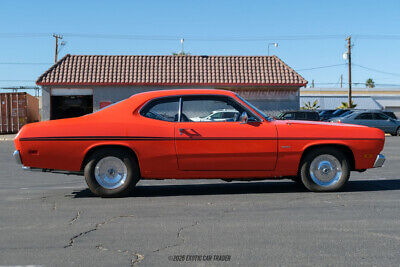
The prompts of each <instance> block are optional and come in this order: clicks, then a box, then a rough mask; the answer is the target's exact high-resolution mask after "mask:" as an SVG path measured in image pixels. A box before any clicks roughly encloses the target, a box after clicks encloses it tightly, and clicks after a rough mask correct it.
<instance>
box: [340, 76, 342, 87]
mask: <svg viewBox="0 0 400 267" xmlns="http://www.w3.org/2000/svg"><path fill="white" fill-rule="evenodd" d="M340 88H343V74H340Z"/></svg>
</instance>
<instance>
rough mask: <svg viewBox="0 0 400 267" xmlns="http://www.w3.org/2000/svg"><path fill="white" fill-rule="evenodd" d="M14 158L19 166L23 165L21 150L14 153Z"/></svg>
mask: <svg viewBox="0 0 400 267" xmlns="http://www.w3.org/2000/svg"><path fill="white" fill-rule="evenodd" d="M13 157H14V159H15V161H16V162H17V164H20V165H22V160H21V155H20V153H19V150H15V151H14V153H13Z"/></svg>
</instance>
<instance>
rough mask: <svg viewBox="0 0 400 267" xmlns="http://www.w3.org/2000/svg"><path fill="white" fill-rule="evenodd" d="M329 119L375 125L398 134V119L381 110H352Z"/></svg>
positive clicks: (399, 131) (392, 133) (399, 134)
mask: <svg viewBox="0 0 400 267" xmlns="http://www.w3.org/2000/svg"><path fill="white" fill-rule="evenodd" d="M330 121H331V122H341V123H350V124H358V125H365V126H369V127H375V128H378V129H381V130H382V131H384V132H385V133H390V134H391V135H398V136H400V121H399V120H395V119H393V118H391V117H389V116H387V115H386V114H384V113H383V112H381V111H373V110H370V111H365V110H360V111H356V110H354V111H353V112H352V113H350V114H349V115H347V116H344V117H338V118H333V119H331V120H330Z"/></svg>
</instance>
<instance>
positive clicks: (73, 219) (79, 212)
mask: <svg viewBox="0 0 400 267" xmlns="http://www.w3.org/2000/svg"><path fill="white" fill-rule="evenodd" d="M81 213H82V212H81V211H80V210H78V212H77V213H76V215H75V217H74V218H72V220H71V221H70V222H69V224H70V225H71V224H73V223H74V222H75V221H76V220H78V219H79V217H80V216H81Z"/></svg>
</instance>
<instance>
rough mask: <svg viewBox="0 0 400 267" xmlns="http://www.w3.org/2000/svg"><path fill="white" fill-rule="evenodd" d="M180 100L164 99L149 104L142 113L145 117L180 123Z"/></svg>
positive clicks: (174, 98) (173, 98) (175, 98)
mask: <svg viewBox="0 0 400 267" xmlns="http://www.w3.org/2000/svg"><path fill="white" fill-rule="evenodd" d="M178 112H179V99H178V98H177V97H169V98H162V99H158V100H154V101H152V102H150V103H148V104H147V105H146V106H145V107H143V109H142V110H141V111H140V114H141V115H142V116H144V117H147V118H150V119H155V120H160V121H169V122H174V121H178Z"/></svg>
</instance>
